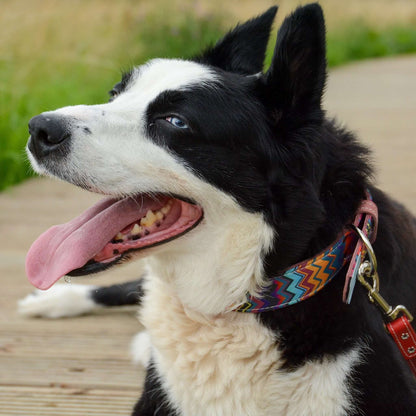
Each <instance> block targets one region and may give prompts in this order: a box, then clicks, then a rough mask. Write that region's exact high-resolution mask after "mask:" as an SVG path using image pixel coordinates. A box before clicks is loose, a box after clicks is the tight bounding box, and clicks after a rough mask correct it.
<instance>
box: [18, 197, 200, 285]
mask: <svg viewBox="0 0 416 416" xmlns="http://www.w3.org/2000/svg"><path fill="white" fill-rule="evenodd" d="M202 217H203V211H202V208H201V207H200V206H199V205H196V204H194V203H190V202H185V201H184V200H182V199H177V198H172V197H169V196H165V195H156V196H153V197H150V196H149V195H138V196H135V197H128V198H124V199H114V198H106V199H104V200H102V201H100V202H98V203H97V204H95V205H94V206H93V207H91V208H89V209H88V210H87V211H85V212H84V213H82V214H81V215H80V216H79V217H77V218H74V219H73V220H72V221H70V222H68V223H66V224H61V225H56V226H54V227H52V228H50V229H49V230H47V231H46V232H45V233H43V234H42V235H41V236H40V237H39V238H38V239H37V240H36V241H35V242H34V243H33V245H32V247H31V248H30V250H29V252H28V255H27V258H26V272H27V275H28V277H29V280H30V282H31V283H32V284H33V285H34V286H36V287H37V288H39V289H48V288H49V287H51V286H52V285H53V284H54V283H55V282H56V281H57V280H59V279H60V278H61V277H62V276H64V275H71V276H81V275H86V274H90V273H96V272H99V271H102V270H104V269H107V268H108V267H110V266H112V265H114V264H117V263H120V262H121V261H124V260H125V259H128V258H129V257H130V255H131V254H132V253H134V252H137V251H139V250H143V249H147V248H150V247H154V246H157V245H159V244H163V243H166V242H168V241H171V240H173V239H175V238H178V237H180V236H182V235H184V234H185V233H187V232H188V231H190V230H191V229H193V228H194V227H195V226H197V225H198V224H199V222H200V221H201V219H202Z"/></svg>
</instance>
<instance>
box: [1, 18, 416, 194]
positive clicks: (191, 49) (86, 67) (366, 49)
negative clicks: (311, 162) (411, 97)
mask: <svg viewBox="0 0 416 416" xmlns="http://www.w3.org/2000/svg"><path fill="white" fill-rule="evenodd" d="M223 27H224V23H223V22H221V21H220V20H219V19H218V18H215V17H212V16H210V17H204V18H200V19H196V18H195V17H194V16H190V15H189V14H187V13H185V14H183V15H182V16H180V17H178V16H175V18H174V19H168V20H166V19H165V18H162V17H156V16H151V17H147V18H146V19H142V20H141V21H138V22H134V21H133V22H131V23H130V26H129V27H128V35H126V33H124V34H123V37H122V38H121V39H120V45H118V47H117V49H116V50H114V51H113V52H114V53H113V56H106V58H105V59H104V58H101V59H94V58H93V59H92V58H91V56H90V51H89V49H88V45H85V44H79V45H78V46H77V53H78V56H77V59H74V58H73V57H72V58H67V57H66V55H63V56H60V55H59V54H57V56H54V54H53V50H49V51H47V52H45V53H43V54H42V52H38V51H36V53H33V59H32V60H30V61H28V60H27V58H22V57H19V56H18V55H17V54H16V56H13V55H12V56H11V57H8V58H2V57H0V190H1V189H4V188H6V187H8V186H10V185H12V184H15V183H18V182H20V181H22V180H23V179H25V178H26V177H28V176H30V175H31V173H30V172H31V170H30V168H29V165H28V163H27V161H26V156H25V152H24V147H25V143H26V140H27V136H28V133H27V122H28V120H29V119H30V118H31V117H32V116H33V115H36V114H38V113H40V112H42V111H46V110H53V109H55V108H58V107H62V106H66V105H71V104H80V103H83V104H94V103H99V102H104V101H106V99H107V91H109V90H110V89H111V87H112V85H113V84H114V83H116V82H117V81H118V80H119V75H120V71H118V70H117V68H119V69H128V66H132V65H137V64H141V63H143V62H145V61H146V60H147V59H150V58H153V57H179V58H180V57H185V58H186V57H191V56H192V55H194V54H196V53H198V52H199V51H200V50H201V48H204V47H206V46H207V45H209V44H212V43H213V42H215V41H216V40H217V39H218V38H219V37H220V36H221V34H222V33H224V29H223ZM126 39H127V40H126ZM100 41H101V40H100V39H97V40H96V42H100ZM89 42H90V43H91V40H89ZM273 46H274V45H273V41H271V43H270V48H269V49H268V54H267V59H266V63H267V62H270V59H271V55H272V53H273ZM89 47H90V49H91V47H92V48H94V44H92V45H91V44H90V46H89ZM409 52H416V28H413V27H390V28H386V29H383V30H381V29H374V28H372V27H370V26H368V25H367V24H365V23H364V22H354V23H353V24H349V25H348V26H346V27H344V28H341V29H339V30H337V31H334V32H331V33H329V34H328V63H329V65H330V66H336V65H341V64H345V63H346V62H350V61H353V60H358V59H364V58H370V57H379V56H386V55H394V54H403V53H409ZM266 65H267V64H266Z"/></svg>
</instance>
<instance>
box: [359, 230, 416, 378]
mask: <svg viewBox="0 0 416 416" xmlns="http://www.w3.org/2000/svg"><path fill="white" fill-rule="evenodd" d="M355 232H356V233H357V234H358V236H359V238H360V240H361V241H362V242H363V244H364V245H365V246H366V249H367V253H368V259H367V260H365V261H364V262H363V263H362V264H361V265H360V268H359V272H358V281H359V282H360V283H361V284H362V285H363V286H364V288H365V289H366V290H367V291H368V298H369V300H370V302H371V303H373V304H374V305H375V306H376V307H377V308H378V309H379V310H380V311H381V313H382V315H383V317H384V321H385V322H386V323H385V327H386V329H387V331H388V332H389V334H390V335H391V337H392V339H393V341H394V342H395V344H396V345H397V347H398V349H399V351H400V353H401V355H402V356H403V358H404V359H405V360H406V361H407V363H408V365H409V367H410V369H411V370H412V373H413V375H414V376H415V377H416V332H415V330H414V329H413V327H412V326H411V325H410V322H412V320H413V316H412V314H411V313H410V312H409V310H408V309H407V308H406V307H405V306H404V305H397V306H396V307H393V306H391V305H390V304H389V303H388V302H387V301H386V300H385V299H384V298H383V296H381V294H380V291H379V287H380V280H379V276H378V272H377V259H376V256H375V253H374V250H373V247H372V246H371V243H370V241H369V240H368V238H367V237H366V236H365V235H364V234H363V232H362V231H361V230H360V229H359V228H355Z"/></svg>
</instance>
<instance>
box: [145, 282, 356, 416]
mask: <svg viewBox="0 0 416 416" xmlns="http://www.w3.org/2000/svg"><path fill="white" fill-rule="evenodd" d="M141 320H142V322H143V324H144V325H145V327H146V328H147V330H148V332H149V334H150V339H151V342H152V345H153V360H154V362H155V365H156V368H157V370H158V372H159V375H160V379H161V382H162V385H163V386H164V388H165V389H166V391H167V393H168V396H169V398H170V401H171V404H172V405H173V406H174V407H175V408H176V409H177V410H178V411H179V414H181V415H184V416H222V415H224V416H230V415H236V416H243V415H249V416H270V415H282V416H283V415H284V416H303V415H304V416H307V415H308V416H309V415H314V416H338V415H346V414H348V412H349V411H350V410H351V403H350V395H349V392H348V385H347V377H348V375H349V373H350V372H351V370H352V368H353V366H354V365H355V364H357V362H358V360H359V352H358V350H353V351H351V352H349V353H346V354H343V355H340V356H338V357H337V358H324V359H323V360H320V361H319V362H308V363H306V364H305V365H304V366H302V367H300V368H298V369H297V370H296V371H293V372H287V371H284V370H280V367H281V364H282V361H281V356H280V352H279V350H278V348H277V340H276V339H275V337H274V336H273V334H272V332H271V331H269V330H268V329H267V328H266V327H264V326H263V325H261V324H260V323H258V321H257V319H256V317H255V316H254V315H252V314H240V313H234V312H231V313H228V314H224V315H221V316H217V317H213V318H209V319H208V318H205V317H203V316H201V315H200V314H194V313H192V312H190V311H186V310H185V309H184V308H183V306H182V305H181V304H180V302H179V301H178V300H177V297H176V296H175V294H174V293H173V292H170V291H169V288H168V287H167V286H166V285H165V284H164V283H162V282H161V281H160V280H158V279H157V278H154V277H153V276H149V281H148V283H147V295H146V298H145V299H144V302H143V309H142V312H141Z"/></svg>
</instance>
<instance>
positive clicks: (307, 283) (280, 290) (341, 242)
mask: <svg viewBox="0 0 416 416" xmlns="http://www.w3.org/2000/svg"><path fill="white" fill-rule="evenodd" d="M356 241H357V238H356V235H355V233H354V232H353V231H352V230H346V231H345V232H344V233H343V235H342V237H341V238H339V239H338V240H337V241H336V242H335V243H334V244H332V245H331V246H329V247H328V248H326V249H325V250H324V251H322V252H321V253H320V254H318V255H317V256H315V257H313V258H311V259H308V260H305V261H303V262H301V263H298V264H296V265H294V266H292V267H291V268H289V269H286V271H284V272H283V273H282V274H281V275H280V276H277V277H275V278H273V280H272V282H271V284H270V286H268V287H267V288H265V289H264V290H263V292H262V294H261V297H253V296H251V295H249V294H248V295H247V301H246V302H245V303H243V304H242V305H240V306H238V307H237V308H235V309H234V311H236V312H252V313H259V312H267V311H270V310H275V309H280V308H284V307H286V306H290V305H294V304H296V303H298V302H301V301H303V300H306V299H308V298H310V297H311V296H313V295H314V294H315V293H316V292H318V291H320V290H321V289H323V288H324V287H325V286H326V285H327V284H328V283H329V282H330V281H331V280H332V279H333V278H334V277H335V276H336V275H337V274H338V272H339V271H340V270H341V269H342V267H343V266H344V265H345V264H346V263H347V262H348V260H349V259H350V258H351V255H352V252H353V250H354V243H355V242H356Z"/></svg>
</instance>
